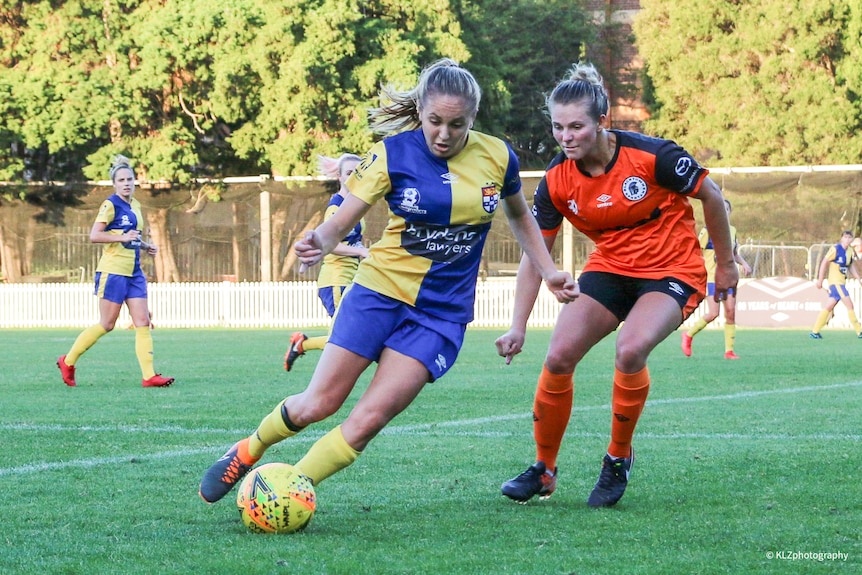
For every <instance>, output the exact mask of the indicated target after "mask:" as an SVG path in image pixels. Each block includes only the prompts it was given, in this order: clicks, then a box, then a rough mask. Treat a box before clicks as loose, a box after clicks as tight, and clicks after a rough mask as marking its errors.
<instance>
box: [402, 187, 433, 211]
mask: <svg viewBox="0 0 862 575" xmlns="http://www.w3.org/2000/svg"><path fill="white" fill-rule="evenodd" d="M421 199H422V197H421V195H420V194H419V190H417V189H416V188H404V191H402V192H401V203H400V204H399V205H398V207H399V208H400V209H401V210H402V211H404V212H408V213H411V214H424V213H426V210H423V209H422V208H420V207H419V201H420V200H421Z"/></svg>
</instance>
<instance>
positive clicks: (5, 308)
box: [0, 278, 560, 329]
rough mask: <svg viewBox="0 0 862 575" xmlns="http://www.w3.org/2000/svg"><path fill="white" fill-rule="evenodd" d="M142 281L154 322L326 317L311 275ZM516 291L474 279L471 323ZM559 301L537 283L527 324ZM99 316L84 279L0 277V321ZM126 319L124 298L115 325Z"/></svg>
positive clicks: (547, 318) (76, 322)
mask: <svg viewBox="0 0 862 575" xmlns="http://www.w3.org/2000/svg"><path fill="white" fill-rule="evenodd" d="M148 287H149V299H150V301H149V303H150V311H151V312H152V314H153V324H154V325H155V326H157V327H166V328H200V327H232V328H256V327H260V328H280V329H293V328H296V327H326V326H329V323H330V320H329V316H327V315H326V311H325V310H324V308H323V306H322V305H321V303H320V300H319V299H318V297H317V284H316V283H315V282H266V283H257V282H255V283H251V282H241V283H232V282H221V283H218V282H194V283H191V282H190V283H151V284H149V286H148ZM514 297H515V278H489V279H488V280H486V281H480V282H479V284H478V287H477V293H476V305H475V310H476V312H475V313H476V319H475V321H474V322H473V323H472V324H471V325H473V326H476V327H503V326H508V325H509V323H510V322H511V318H512V306H513V302H514ZM559 309H560V304H559V303H557V301H556V299H554V296H553V295H552V294H551V293H550V292H549V291H548V290H546V289H543V290H542V292H541V293H540V295H539V298H538V300H537V301H536V305H535V308H534V311H533V315H532V316H531V321H530V326H531V327H549V326H552V325H554V320H555V318H556V317H557V313H558V312H559ZM98 321H99V306H98V302H97V300H96V298H95V296H94V295H93V286H92V284H90V283H73V284H62V283H56V284H53V283H44V284H24V283H21V284H0V328H38V327H43V328H46V327H51V328H56V327H69V328H72V327H74V328H83V327H87V326H89V325H92V324H94V323H96V322H98ZM129 323H130V319H129V315H128V312H127V310H126V308H125V306H124V307H123V310H122V312H121V313H120V319H119V320H118V322H117V327H121V326H125V325H128V324H129Z"/></svg>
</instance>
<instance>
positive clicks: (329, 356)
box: [200, 59, 578, 503]
mask: <svg viewBox="0 0 862 575" xmlns="http://www.w3.org/2000/svg"><path fill="white" fill-rule="evenodd" d="M480 98H481V91H480V89H479V85H478V84H477V83H476V80H475V78H474V77H473V75H472V74H471V73H470V72H468V71H467V70H466V69H465V68H462V67H461V66H459V65H458V64H457V63H455V62H453V61H452V60H449V59H443V60H440V61H438V62H435V63H434V64H432V65H431V66H429V67H427V68H425V69H424V70H423V71H422V73H421V74H420V76H419V84H418V86H416V88H414V89H413V90H410V91H408V92H399V91H396V90H394V89H384V90H383V93H382V95H381V107H380V108H378V109H375V110H372V111H371V114H370V117H369V122H370V125H371V127H372V129H373V130H375V131H376V132H377V133H380V134H385V135H387V137H384V138H383V140H382V141H379V142H377V143H376V144H375V145H374V146H373V147H372V148H371V150H370V151H369V152H368V153H367V154H366V155H365V157H364V158H363V160H362V163H361V164H360V165H359V167H358V168H357V170H356V171H355V172H354V173H353V175H351V176H350V178H349V179H348V180H347V188H348V189H349V190H350V194H349V195H348V196H347V198H345V200H344V203H343V204H342V205H341V207H340V208H339V209H338V211H337V212H336V213H335V215H334V216H333V217H331V218H330V219H329V220H328V221H326V222H324V223H322V224H321V225H320V226H319V227H318V228H317V229H316V230H314V231H313V232H311V233H309V234H308V236H307V237H306V238H305V239H303V240H300V241H299V242H297V243H296V244H295V250H296V253H297V254H298V255H299V260H300V261H301V262H302V263H303V264H306V265H314V264H315V263H317V262H318V261H320V259H321V258H322V257H323V256H324V255H325V254H326V253H328V252H330V251H332V249H333V248H334V247H335V246H336V245H338V243H339V242H340V241H341V239H342V238H343V237H344V236H345V235H346V234H347V232H348V231H349V230H350V229H352V228H353V226H355V225H356V223H357V222H358V221H359V220H360V218H361V217H362V216H363V215H365V214H366V213H367V212H368V210H369V209H370V208H371V206H372V204H374V203H375V202H377V201H379V200H385V201H386V202H387V205H388V207H389V222H388V224H387V226H386V229H385V230H384V232H383V234H382V237H381V239H380V240H379V241H377V242H376V243H375V244H374V245H372V246H371V248H370V249H369V255H368V257H367V258H366V259H364V260H362V262H360V264H359V271H358V272H357V274H356V277H355V279H354V282H353V285H352V286H351V288H350V289H349V290H348V291H347V293H346V294H345V296H344V299H343V300H342V302H341V306H340V307H339V309H338V313H337V314H336V316H335V321H334V323H333V326H332V331H331V334H330V338H329V342H328V343H327V345H326V347H324V349H323V354H322V355H321V357H320V360H319V361H318V362H317V366H316V367H315V370H314V375H313V376H312V377H311V381H310V382H309V384H308V386H307V387H306V389H305V390H304V391H302V392H300V393H297V394H295V395H291V396H289V397H287V398H286V399H285V400H284V401H282V402H280V403H279V404H278V405H276V406H275V409H273V411H272V412H271V413H270V414H269V415H267V416H266V417H265V418H264V419H263V420H262V421H261V422H260V425H259V426H258V428H257V430H256V431H255V432H254V433H252V434H251V435H250V436H249V437H246V438H244V439H242V440H240V441H238V442H237V443H236V444H235V445H234V446H233V447H232V448H231V449H230V450H228V452H227V453H226V454H225V455H224V456H222V457H221V458H220V459H219V460H218V461H216V462H215V463H214V464H213V465H212V466H211V467H210V468H209V469H208V470H207V471H206V473H205V474H204V477H203V479H202V480H201V484H200V495H201V497H202V498H203V499H204V500H205V501H207V502H210V503H212V502H214V501H218V500H219V499H221V498H222V497H224V496H225V495H226V494H227V493H228V492H229V491H230V490H231V489H232V488H233V486H234V485H235V484H236V483H237V482H238V481H239V480H240V479H241V478H242V477H243V476H244V475H245V474H246V473H247V472H248V471H249V470H250V469H251V466H252V465H254V464H255V463H256V462H257V461H258V460H259V459H260V458H261V457H262V456H263V454H264V452H265V451H266V450H267V449H268V448H269V447H270V446H272V445H274V444H276V443H278V442H280V441H282V440H284V439H286V438H288V437H291V436H293V435H295V434H297V433H299V432H300V431H302V430H303V429H304V428H305V427H306V426H308V425H310V424H312V423H315V422H318V421H321V420H323V419H325V418H327V417H329V416H330V415H332V414H333V413H335V412H336V411H338V409H339V408H341V406H342V405H343V404H344V402H345V400H346V399H347V397H348V396H349V394H350V393H351V391H352V390H353V388H354V386H355V385H356V382H357V380H358V378H359V377H360V376H361V375H362V373H363V372H364V371H365V370H366V369H367V368H368V367H369V366H370V365H371V363H372V362H377V368H376V369H375V370H374V374H373V376H372V378H371V382H370V383H369V384H368V387H367V388H366V389H365V390H364V391H363V393H362V395H361V397H359V399H358V400H357V402H356V405H355V407H354V408H353V409H352V410H351V412H350V414H349V415H348V416H347V418H346V419H345V420H344V422H343V423H341V424H340V425H338V426H336V427H334V428H333V429H332V430H331V431H329V432H328V433H327V434H326V435H324V436H323V437H322V438H321V439H319V440H317V441H316V442H315V443H314V444H313V445H312V446H311V448H310V449H309V450H308V452H307V453H306V454H305V456H304V457H302V458H301V459H300V460H299V461H298V462H297V463H296V468H297V469H298V470H299V471H300V472H301V473H303V474H304V475H306V476H308V477H309V478H310V479H311V480H312V481H313V482H314V484H315V485H318V484H319V483H320V482H321V481H323V480H324V479H326V478H327V477H329V476H331V475H332V474H334V473H336V472H338V471H339V470H341V469H344V468H345V467H347V466H348V465H351V464H352V463H353V462H354V461H355V460H356V458H357V457H359V455H360V454H361V453H362V451H363V450H364V449H365V447H366V446H367V445H368V443H369V442H370V441H371V440H372V439H373V438H374V437H376V436H377V434H378V433H380V431H381V430H382V429H383V428H384V427H385V426H386V425H387V424H388V423H389V422H390V421H391V420H392V419H393V418H394V417H396V416H397V415H398V414H399V413H401V412H402V411H403V410H404V409H406V408H407V406H409V405H410V404H411V403H412V402H413V400H414V399H415V398H416V397H417V396H418V395H419V393H420V392H421V391H422V389H423V388H424V387H425V385H426V384H427V383H430V382H433V381H435V380H437V379H439V378H440V377H442V376H443V375H444V374H445V373H446V372H447V371H448V370H449V369H450V368H451V367H452V365H453V364H454V362H455V359H456V358H457V356H458V352H459V350H460V348H461V345H462V343H463V340H464V332H465V330H466V327H467V324H468V323H469V322H470V321H472V319H473V306H474V302H475V297H476V282H477V279H478V272H479V263H480V260H481V256H482V248H483V246H484V243H485V240H486V238H487V235H488V231H489V230H490V227H491V222H492V219H493V217H494V214H495V213H496V211H497V209H498V208H499V207H502V208H503V211H504V212H505V214H506V217H507V218H508V220H509V224H510V226H511V228H512V231H513V232H514V234H515V237H516V238H517V240H518V242H519V243H520V245H521V247H522V248H523V249H524V252H525V253H526V254H527V256H528V257H529V258H530V261H531V262H532V265H534V266H535V269H536V273H537V274H540V275H541V277H542V278H544V280H545V283H546V284H547V286H548V287H549V288H550V289H551V290H552V291H553V292H554V293H555V295H556V297H557V299H558V300H559V301H561V302H568V301H572V300H573V299H574V298H575V297H577V294H578V292H577V285H576V284H575V282H574V280H573V279H572V276H571V275H570V274H569V273H566V272H560V271H557V269H556V267H555V265H554V261H553V259H551V256H550V254H549V253H548V251H547V250H546V249H545V246H544V242H543V241H542V237H541V235H540V233H539V228H538V225H537V224H536V221H535V220H534V219H533V217H532V216H531V215H530V211H529V209H528V206H527V201H526V199H525V198H524V195H523V194H522V193H521V180H520V176H519V164H518V159H517V156H515V154H514V152H513V151H512V149H511V148H510V147H509V146H508V145H507V144H506V143H505V142H503V141H502V140H499V139H497V138H494V137H492V136H488V135H486V134H483V133H481V132H477V131H475V130H473V129H472V127H473V122H474V120H475V119H476V114H477V112H478V109H479V100H480ZM393 477H394V475H393ZM393 484H397V480H393Z"/></svg>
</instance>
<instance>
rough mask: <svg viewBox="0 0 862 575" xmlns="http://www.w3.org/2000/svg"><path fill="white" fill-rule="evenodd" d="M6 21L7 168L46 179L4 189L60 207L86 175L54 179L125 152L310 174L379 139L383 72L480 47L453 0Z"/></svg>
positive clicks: (72, 6) (172, 2) (201, 3)
mask: <svg viewBox="0 0 862 575" xmlns="http://www.w3.org/2000/svg"><path fill="white" fill-rule="evenodd" d="M0 23H2V24H3V26H0V63H2V66H0V180H6V181H16V182H21V183H22V184H23V183H26V182H43V185H41V186H38V187H33V186H18V187H6V188H2V189H0V201H2V198H4V197H5V198H6V199H7V200H8V199H12V198H14V199H17V200H24V201H27V202H29V203H34V204H42V205H44V206H45V207H46V211H45V214H49V215H52V219H53V221H55V222H56V223H62V210H56V206H57V205H60V206H62V205H64V204H65V205H70V204H72V203H74V202H75V191H74V190H72V189H70V188H63V189H61V190H59V191H58V190H57V186H54V185H52V184H51V182H52V181H65V182H80V181H83V180H85V179H104V178H105V176H106V171H107V166H108V165H109V162H110V158H111V156H113V155H114V154H116V153H123V154H125V155H127V156H129V157H131V158H132V159H133V160H134V161H135V169H136V173H137V177H138V179H139V180H140V181H143V182H165V183H166V184H165V185H186V184H190V183H193V181H194V178H196V177H200V176H204V177H209V176H215V177H224V176H230V175H237V174H249V173H274V174H277V175H278V174H289V175H302V174H309V175H310V174H313V173H314V172H315V168H316V155H317V154H318V153H322V154H328V155H337V154H340V153H341V152H342V151H345V150H351V151H360V152H361V151H364V150H365V149H366V148H367V147H368V146H369V145H370V144H371V136H370V134H368V132H367V130H366V129H365V126H366V116H365V113H366V109H367V108H368V107H369V106H370V105H373V104H375V103H376V95H377V92H378V89H379V86H380V84H381V83H383V82H391V83H395V84H402V85H405V86H406V85H408V84H409V85H412V83H413V82H415V77H416V74H417V73H418V71H419V69H420V68H421V67H422V66H423V65H425V64H427V63H429V62H430V61H432V60H433V59H436V58H439V57H441V56H451V57H453V58H456V59H459V60H466V59H467V58H468V56H469V54H468V52H467V49H466V47H465V46H464V44H463V42H461V40H460V39H459V38H460V35H461V30H460V23H459V22H458V20H457V18H456V17H455V15H454V14H453V13H452V11H451V10H450V8H449V2H448V1H445V0H415V1H413V2H408V3H404V2H395V1H394V0H376V1H370V2H368V1H359V0H346V1H345V0H285V1H283V2H275V3H274V2H269V1H267V0H223V1H221V2H212V1H210V0H184V1H180V0H167V1H165V0H69V1H56V0H51V1H49V0H41V1H39V0H37V1H33V2H26V3H24V2H8V1H5V2H2V3H0ZM6 24H8V26H7V25H6ZM142 193H144V192H142ZM43 217H44V216H43ZM154 223H155V222H151V224H154ZM0 225H2V224H0ZM154 227H155V228H156V229H160V228H161V227H162V226H157V225H154ZM8 235H9V234H6V235H3V236H0V237H6V236H8ZM5 248H8V249H13V247H12V246H5ZM3 253H4V254H5V253H6V250H5V249H4V250H3ZM14 261H18V260H17V258H16V257H12V256H9V255H7V256H6V257H4V266H5V265H6V262H14ZM22 265H23V264H22ZM9 275H10V277H11V276H13V275H14V274H9Z"/></svg>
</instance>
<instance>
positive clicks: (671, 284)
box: [667, 282, 685, 295]
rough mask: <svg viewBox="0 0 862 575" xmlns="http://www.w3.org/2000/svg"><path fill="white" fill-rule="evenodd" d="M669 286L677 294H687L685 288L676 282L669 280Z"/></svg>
mask: <svg viewBox="0 0 862 575" xmlns="http://www.w3.org/2000/svg"><path fill="white" fill-rule="evenodd" d="M667 287H668V288H669V289H670V291H672V292H673V293H675V294H677V295H685V290H684V289H682V286H681V285H679V284H678V283H676V282H668V283H667Z"/></svg>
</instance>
